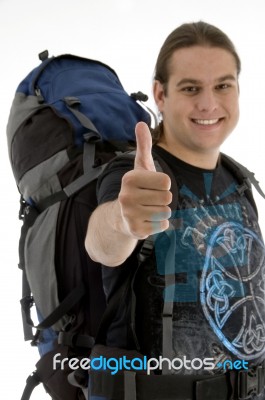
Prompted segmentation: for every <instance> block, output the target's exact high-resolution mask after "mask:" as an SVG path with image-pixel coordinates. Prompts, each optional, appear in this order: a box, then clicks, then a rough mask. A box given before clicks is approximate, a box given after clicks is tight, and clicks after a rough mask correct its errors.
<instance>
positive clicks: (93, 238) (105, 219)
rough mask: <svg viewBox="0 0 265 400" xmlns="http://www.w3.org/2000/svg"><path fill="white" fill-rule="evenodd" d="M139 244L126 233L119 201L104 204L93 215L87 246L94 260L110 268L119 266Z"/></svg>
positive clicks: (86, 241) (89, 225)
mask: <svg viewBox="0 0 265 400" xmlns="http://www.w3.org/2000/svg"><path fill="white" fill-rule="evenodd" d="M137 242H138V240H137V239H135V238H133V237H132V236H130V235H129V234H127V233H126V228H125V226H124V221H123V218H122V216H121V210H120V205H119V202H118V200H115V201H112V202H108V203H105V204H102V205H101V206H99V207H97V209H96V210H95V211H94V212H93V214H92V215H91V217H90V220H89V224H88V230H87V235H86V240H85V246H86V250H87V252H88V254H89V256H90V258H91V259H92V260H94V261H96V262H99V263H101V264H103V265H106V266H109V267H116V266H119V265H121V264H122V263H123V262H124V261H125V260H126V259H127V258H128V257H129V256H130V255H131V253H132V252H133V250H134V249H135V246H136V244H137Z"/></svg>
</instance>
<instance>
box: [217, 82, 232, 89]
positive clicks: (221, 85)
mask: <svg viewBox="0 0 265 400" xmlns="http://www.w3.org/2000/svg"><path fill="white" fill-rule="evenodd" d="M230 87H231V85H230V84H229V83H221V84H220V85H217V86H216V89H217V90H227V89H229V88H230Z"/></svg>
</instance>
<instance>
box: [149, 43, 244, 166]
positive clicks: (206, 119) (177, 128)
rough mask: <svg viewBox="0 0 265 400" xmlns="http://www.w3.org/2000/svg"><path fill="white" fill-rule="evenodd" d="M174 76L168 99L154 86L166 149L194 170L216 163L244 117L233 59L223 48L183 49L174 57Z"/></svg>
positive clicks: (167, 93) (171, 72)
mask: <svg viewBox="0 0 265 400" xmlns="http://www.w3.org/2000/svg"><path fill="white" fill-rule="evenodd" d="M169 71H170V75H169V81H168V84H167V92H166V93H165V91H164V89H163V86H162V85H161V83H160V82H155V84H154V96H155V100H156V103H157V105H158V108H159V111H160V112H161V113H162V115H163V121H164V135H163V137H162V138H161V142H160V144H161V145H162V147H165V148H166V149H167V150H169V151H170V152H171V153H173V154H174V155H176V156H178V157H179V158H181V159H183V160H184V161H186V162H188V163H191V164H194V165H198V164H199V163H200V162H199V160H200V159H205V158H207V157H208V158H212V160H215V161H216V159H217V157H218V154H219V148H220V146H221V144H222V143H223V141H224V140H225V139H226V138H227V136H228V135H229V134H230V133H231V132H232V130H233V129H234V128H235V126H236V124H237V122H238V117H239V105H238V97H239V88H238V80H237V67H236V62H235V59H234V57H233V55H232V54H231V53H229V52H228V51H226V50H223V49H221V48H217V47H202V46H193V47H189V48H183V49H179V50H176V51H175V52H174V53H173V55H172V58H171V63H170V68H169ZM198 166H200V165H198Z"/></svg>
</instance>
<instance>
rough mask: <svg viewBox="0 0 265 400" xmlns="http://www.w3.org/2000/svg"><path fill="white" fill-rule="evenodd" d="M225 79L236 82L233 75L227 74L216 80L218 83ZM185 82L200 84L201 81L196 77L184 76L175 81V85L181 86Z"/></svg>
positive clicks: (185, 83)
mask: <svg viewBox="0 0 265 400" xmlns="http://www.w3.org/2000/svg"><path fill="white" fill-rule="evenodd" d="M225 81H234V82H236V78H235V76H234V75H232V74H228V75H224V76H221V77H220V78H218V79H217V80H216V82H218V83H221V82H225ZM187 84H191V85H201V84H202V81H200V80H198V79H193V78H184V79H181V80H180V81H179V82H178V83H177V87H179V86H182V85H187Z"/></svg>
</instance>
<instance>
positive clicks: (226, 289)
mask: <svg viewBox="0 0 265 400" xmlns="http://www.w3.org/2000/svg"><path fill="white" fill-rule="evenodd" d="M206 288H207V290H208V293H207V304H208V306H209V308H210V309H211V310H212V311H213V312H214V313H215V314H216V319H219V317H220V314H221V313H224V312H225V311H227V310H228V308H229V298H232V297H233V295H234V294H235V290H234V289H233V287H232V286H231V285H229V284H228V282H227V281H226V280H225V278H224V276H223V274H222V272H221V271H217V270H216V271H213V272H211V273H210V274H209V276H208V277H207V279H206Z"/></svg>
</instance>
